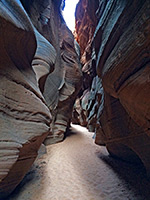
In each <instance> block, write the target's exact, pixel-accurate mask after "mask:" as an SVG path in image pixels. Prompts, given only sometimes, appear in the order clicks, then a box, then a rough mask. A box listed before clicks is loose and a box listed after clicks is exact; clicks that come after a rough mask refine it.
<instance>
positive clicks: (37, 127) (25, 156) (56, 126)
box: [0, 0, 82, 199]
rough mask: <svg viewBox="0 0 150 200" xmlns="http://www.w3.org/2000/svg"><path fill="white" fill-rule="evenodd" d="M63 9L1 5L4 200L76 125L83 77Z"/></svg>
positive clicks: (0, 178) (0, 180)
mask: <svg viewBox="0 0 150 200" xmlns="http://www.w3.org/2000/svg"><path fill="white" fill-rule="evenodd" d="M60 7H61V1H55V2H54V1H50V0H49V1H48V0H45V1H43V0H42V1H41V0H38V1H34V0H30V1H25V0H21V1H19V0H13V1H11V0H3V1H0V26H1V29H0V45H1V49H0V55H1V59H0V68H1V70H0V77H1V82H0V127H1V130H0V199H4V198H5V197H6V196H8V195H9V194H10V193H11V192H12V191H13V190H14V188H15V187H16V186H17V185H18V184H19V182H20V181H21V180H22V179H23V177H24V175H25V174H26V173H27V171H28V170H29V168H30V167H31V165H32V163H33V162H34V160H35V158H36V156H37V152H38V149H39V147H40V145H41V143H42V142H43V141H45V143H54V142H58V141H61V140H62V139H63V137H64V132H65V131H66V128H67V127H69V125H70V120H71V115H72V108H73V104H74V101H75V98H76V95H77V93H78V91H79V89H80V87H81V79H82V78H81V77H82V73H81V69H80V62H79V54H78V47H77V44H76V43H75V42H74V37H73V35H72V33H71V31H70V30H69V29H68V28H67V26H66V25H65V22H64V20H63V18H62V15H61V12H60ZM24 8H25V9H24ZM51 114H52V116H51ZM46 138H49V139H46ZM45 139H46V140H45Z"/></svg>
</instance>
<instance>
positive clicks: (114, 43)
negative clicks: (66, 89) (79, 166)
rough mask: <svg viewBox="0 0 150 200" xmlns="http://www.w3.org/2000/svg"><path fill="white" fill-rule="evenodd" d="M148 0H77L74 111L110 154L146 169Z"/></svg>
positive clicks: (149, 165) (149, 158)
mask: <svg viewBox="0 0 150 200" xmlns="http://www.w3.org/2000/svg"><path fill="white" fill-rule="evenodd" d="M149 9H150V2H149V1H148V0H147V1H143V0H140V1H139V0H138V1H137V0H134V1H116V0H112V1H108V0H99V1H94V3H93V1H91V0H80V2H79V3H78V6H77V9H76V34H75V37H76V38H77V41H78V42H79V44H80V48H81V53H82V55H81V63H82V71H83V88H82V92H81V94H80V98H79V99H78V100H77V102H76V104H77V106H76V107H75V108H76V112H77V113H78V115H76V116H77V118H78V120H76V121H79V123H80V124H82V125H85V126H87V127H88V128H89V130H91V131H94V132H95V133H96V140H95V142H96V144H99V145H106V147H107V149H108V151H109V152H110V154H111V155H113V156H117V157H120V158H122V159H125V160H128V161H134V162H139V158H140V159H141V161H142V162H143V164H144V165H145V167H146V169H147V172H148V175H149V173H150V153H149V152H150V95H149V94H150V67H149V65H150V11H149Z"/></svg>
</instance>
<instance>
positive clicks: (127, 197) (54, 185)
mask: <svg viewBox="0 0 150 200" xmlns="http://www.w3.org/2000/svg"><path fill="white" fill-rule="evenodd" d="M92 136H93V133H89V132H88V131H87V130H86V129H85V128H82V127H80V126H77V125H73V126H72V132H71V133H70V134H69V135H68V137H67V138H66V139H65V140H64V141H63V142H62V143H58V144H53V145H50V146H47V154H44V155H42V156H40V157H38V158H37V159H36V162H35V163H34V165H33V166H32V168H31V170H30V171H29V172H28V174H27V175H26V177H25V178H24V180H23V181H22V183H21V184H20V185H19V186H18V187H17V188H16V190H15V191H14V193H13V194H12V195H11V196H10V197H9V198H8V200H150V181H148V179H147V178H146V175H145V173H144V170H143V168H142V167H141V166H135V165H132V164H129V163H126V162H123V161H121V160H117V159H113V158H111V157H110V156H109V154H108V152H107V150H106V148H105V147H100V146H98V145H95V144H94V140H93V139H92Z"/></svg>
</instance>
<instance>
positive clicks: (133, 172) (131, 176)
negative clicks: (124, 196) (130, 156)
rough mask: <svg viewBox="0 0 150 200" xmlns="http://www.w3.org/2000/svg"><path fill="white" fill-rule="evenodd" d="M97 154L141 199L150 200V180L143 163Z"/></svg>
mask: <svg viewBox="0 0 150 200" xmlns="http://www.w3.org/2000/svg"><path fill="white" fill-rule="evenodd" d="M97 156H98V157H99V159H101V160H103V162H105V163H106V164H107V165H108V166H109V167H111V168H112V169H113V171H114V172H115V173H116V174H117V175H118V177H119V178H120V179H122V180H124V181H125V182H126V183H127V184H126V185H127V186H128V187H129V188H128V189H129V190H133V191H135V193H136V194H138V195H139V196H141V200H150V180H149V179H148V177H147V174H146V170H145V168H144V165H143V164H142V163H141V164H133V163H129V162H126V161H123V160H121V159H118V158H114V157H112V156H109V155H108V156H105V155H103V154H102V153H97Z"/></svg>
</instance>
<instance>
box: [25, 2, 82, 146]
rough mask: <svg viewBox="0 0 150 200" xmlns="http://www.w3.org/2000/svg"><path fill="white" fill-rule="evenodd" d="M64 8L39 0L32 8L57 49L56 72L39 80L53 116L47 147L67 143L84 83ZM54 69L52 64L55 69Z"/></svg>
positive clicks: (32, 15)
mask: <svg viewBox="0 0 150 200" xmlns="http://www.w3.org/2000/svg"><path fill="white" fill-rule="evenodd" d="M24 2H25V1H24ZM60 6H61V1H60V0H59V1H57V2H56V1H55V2H54V1H52V0H50V1H47V0H45V1H43V0H38V1H33V2H32V4H31V6H30V8H28V10H29V12H28V13H29V16H30V18H31V20H32V22H33V24H34V26H35V27H36V29H37V30H38V31H39V32H40V33H41V34H42V35H43V36H44V37H45V38H46V39H47V40H48V41H49V42H50V43H51V44H52V45H53V47H54V48H55V50H56V60H55V63H54V66H53V67H54V71H53V72H52V73H50V74H47V75H45V76H43V77H41V79H40V80H39V87H40V88H41V91H42V93H43V96H44V98H45V100H46V103H47V105H48V107H49V109H50V111H51V113H52V123H51V131H50V133H49V136H48V137H47V139H46V141H45V144H51V143H55V142H59V141H62V140H63V138H64V133H65V131H66V128H67V127H68V126H69V124H70V119H71V116H72V109H73V105H74V101H75V99H76V96H77V94H78V92H79V90H80V87H81V82H82V72H81V68H80V61H79V55H78V52H77V51H76V44H75V40H74V37H73V34H72V32H71V31H70V30H69V29H68V27H67V26H66V24H65V22H64V19H63V17H62V15H61V11H60ZM51 59H52V58H51ZM53 67H52V65H51V69H52V68H53ZM40 73H41V72H40Z"/></svg>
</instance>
